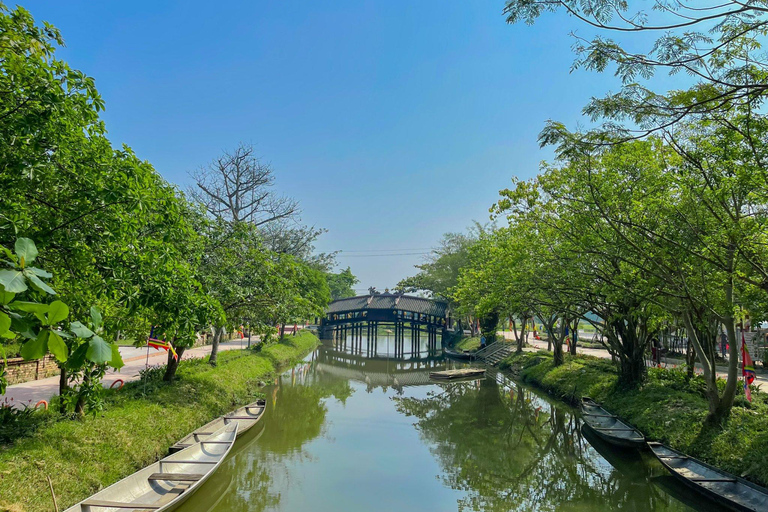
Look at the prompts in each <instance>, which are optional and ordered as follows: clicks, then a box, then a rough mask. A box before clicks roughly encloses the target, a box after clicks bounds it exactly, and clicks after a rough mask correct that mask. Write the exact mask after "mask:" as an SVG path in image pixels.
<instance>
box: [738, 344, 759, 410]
mask: <svg viewBox="0 0 768 512" xmlns="http://www.w3.org/2000/svg"><path fill="white" fill-rule="evenodd" d="M741 374H742V375H743V376H744V394H745V395H747V400H749V401H750V402H751V401H752V391H751V390H750V389H749V385H750V384H752V383H753V382H754V381H755V377H756V376H757V374H756V373H755V366H754V363H752V358H751V357H750V355H749V350H747V340H746V339H745V338H744V331H741Z"/></svg>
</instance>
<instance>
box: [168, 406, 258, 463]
mask: <svg viewBox="0 0 768 512" xmlns="http://www.w3.org/2000/svg"><path fill="white" fill-rule="evenodd" d="M265 411H266V403H265V401H264V400H257V401H256V402H253V403H250V404H248V405H245V406H243V407H240V408H239V409H236V410H234V411H232V412H230V413H228V414H225V415H224V416H219V417H218V418H216V419H215V420H213V421H210V422H208V423H206V424H205V425H203V426H202V427H199V428H196V429H195V430H194V431H192V432H190V433H189V434H187V435H186V436H184V437H183V438H181V439H179V441H177V442H176V443H175V444H174V445H173V446H171V448H170V449H169V450H168V452H169V453H176V452H178V451H180V450H183V449H184V448H186V447H188V446H191V445H193V444H195V443H196V442H198V441H199V440H201V439H206V438H207V437H208V435H209V434H210V433H211V432H215V431H217V430H219V429H220V428H222V427H223V426H225V425H227V424H229V423H237V425H238V427H237V435H238V436H241V435H243V434H245V433H246V432H247V431H248V430H250V429H251V428H253V427H254V426H255V425H256V424H257V423H258V422H259V421H260V420H261V418H262V417H263V416H264V412H265ZM229 416H231V417H234V418H237V419H233V420H231V421H225V418H226V417H229ZM249 417H252V418H249ZM243 418H248V419H243ZM196 434H197V436H196Z"/></svg>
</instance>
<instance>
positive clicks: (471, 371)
mask: <svg viewBox="0 0 768 512" xmlns="http://www.w3.org/2000/svg"><path fill="white" fill-rule="evenodd" d="M484 375H485V368H461V369H458V370H443V371H439V372H430V373H429V378H430V379H437V380H453V379H463V378H466V377H482V376H484Z"/></svg>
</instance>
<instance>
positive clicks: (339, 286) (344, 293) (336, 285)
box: [326, 267, 360, 300]
mask: <svg viewBox="0 0 768 512" xmlns="http://www.w3.org/2000/svg"><path fill="white" fill-rule="evenodd" d="M326 279H327V280H328V288H330V292H331V300H338V299H345V298H347V297H354V296H355V290H354V286H355V285H356V284H357V283H359V282H360V280H358V279H357V277H355V275H354V274H353V273H352V270H351V269H350V268H349V267H347V268H345V269H344V270H342V271H341V272H337V273H335V274H334V273H332V272H329V273H327V274H326Z"/></svg>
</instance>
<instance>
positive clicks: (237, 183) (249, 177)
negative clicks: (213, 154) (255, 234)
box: [191, 144, 299, 227]
mask: <svg viewBox="0 0 768 512" xmlns="http://www.w3.org/2000/svg"><path fill="white" fill-rule="evenodd" d="M192 177H193V178H194V180H195V183H196V188H195V189H192V190H191V195H192V197H193V198H194V199H195V200H197V201H198V202H200V203H202V204H203V205H205V208H206V210H207V211H208V213H209V214H210V215H211V216H212V217H215V218H223V219H225V220H227V221H230V222H235V223H237V222H248V223H251V224H253V225H254V226H257V227H258V226H262V225H265V224H269V223H271V222H275V221H277V220H280V219H286V218H290V217H292V216H293V215H295V214H297V213H298V211H299V207H298V204H297V203H296V201H294V200H292V199H288V198H285V197H280V196H277V195H275V194H274V193H273V192H272V190H271V187H272V186H273V185H274V182H275V176H274V172H273V171H272V168H271V167H270V166H269V165H267V164H264V163H262V162H261V161H260V160H259V159H258V158H257V157H256V155H255V150H254V148H253V146H251V145H246V144H240V145H239V146H238V147H237V148H236V149H235V150H234V151H232V152H229V151H225V152H224V154H223V155H222V156H220V157H218V158H216V159H215V160H214V161H213V162H211V163H210V164H209V165H208V166H207V167H203V168H200V169H198V170H197V171H196V172H195V173H193V174H192Z"/></svg>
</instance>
